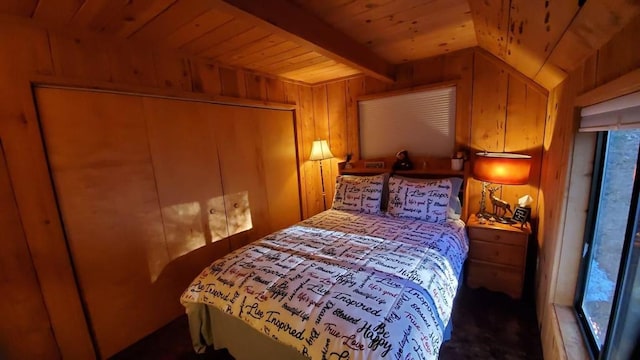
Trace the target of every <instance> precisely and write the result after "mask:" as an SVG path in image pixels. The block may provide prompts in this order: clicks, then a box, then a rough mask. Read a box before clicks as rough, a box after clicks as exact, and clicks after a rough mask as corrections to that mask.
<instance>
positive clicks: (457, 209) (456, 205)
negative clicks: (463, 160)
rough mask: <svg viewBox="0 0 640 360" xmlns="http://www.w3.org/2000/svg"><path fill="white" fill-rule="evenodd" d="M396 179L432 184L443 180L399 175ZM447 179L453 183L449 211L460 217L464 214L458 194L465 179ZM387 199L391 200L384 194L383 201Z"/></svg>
mask: <svg viewBox="0 0 640 360" xmlns="http://www.w3.org/2000/svg"><path fill="white" fill-rule="evenodd" d="M394 177H397V178H398V179H404V180H407V181H411V182H431V181H438V180H441V179H422V178H412V177H405V176H398V175H394ZM443 179H444V178H443ZM446 179H449V181H451V196H449V210H453V213H454V214H457V215H460V214H461V213H462V202H461V201H460V198H459V197H458V194H460V188H461V187H462V182H463V179H462V178H461V177H449V178H446ZM387 191H388V190H387ZM385 198H386V199H388V198H389V197H388V194H387V196H385V195H384V193H383V196H382V201H385ZM383 205H385V206H386V205H387V204H386V203H383ZM447 213H449V214H452V212H451V211H448V212H447ZM449 217H450V216H449ZM459 217H460V216H458V217H456V219H457V218H459ZM450 218H451V217H450Z"/></svg>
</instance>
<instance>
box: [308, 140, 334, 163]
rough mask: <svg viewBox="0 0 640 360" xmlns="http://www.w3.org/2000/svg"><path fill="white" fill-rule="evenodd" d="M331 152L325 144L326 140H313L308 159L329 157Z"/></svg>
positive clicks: (331, 155)
mask: <svg viewBox="0 0 640 360" xmlns="http://www.w3.org/2000/svg"><path fill="white" fill-rule="evenodd" d="M332 157H333V154H332V153H331V149H329V145H328V144H327V140H315V141H314V142H313V145H311V155H310V156H309V160H325V159H331V158H332Z"/></svg>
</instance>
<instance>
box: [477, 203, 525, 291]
mask: <svg viewBox="0 0 640 360" xmlns="http://www.w3.org/2000/svg"><path fill="white" fill-rule="evenodd" d="M467 227H468V233H469V261H468V265H467V285H468V286H469V287H471V288H477V287H481V286H482V287H485V288H487V289H489V290H494V291H501V292H503V293H506V294H508V295H510V296H511V297H513V298H517V299H519V298H520V297H521V296H522V287H523V283H524V275H525V268H526V264H527V244H528V240H529V235H530V234H531V227H530V226H529V223H527V224H525V225H524V227H523V228H520V224H516V225H505V224H499V223H495V224H493V225H489V223H488V222H487V223H485V224H480V223H479V222H478V218H477V217H476V216H475V214H474V215H471V216H470V217H469V221H468V222H467Z"/></svg>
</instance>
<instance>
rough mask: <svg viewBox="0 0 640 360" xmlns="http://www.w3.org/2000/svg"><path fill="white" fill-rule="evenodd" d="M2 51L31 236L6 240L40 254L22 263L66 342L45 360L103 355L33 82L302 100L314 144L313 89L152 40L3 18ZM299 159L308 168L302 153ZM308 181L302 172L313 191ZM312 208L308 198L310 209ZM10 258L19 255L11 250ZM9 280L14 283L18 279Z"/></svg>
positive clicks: (3, 119) (12, 153) (0, 71)
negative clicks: (66, 227)
mask: <svg viewBox="0 0 640 360" xmlns="http://www.w3.org/2000/svg"><path fill="white" fill-rule="evenodd" d="M0 52H2V53H3V54H6V56H3V57H2V58H1V59H0V142H1V143H2V146H3V149H4V152H5V156H6V164H7V169H8V174H9V178H10V180H11V183H12V184H13V191H14V193H15V201H16V203H17V208H18V210H19V216H20V220H21V221H22V225H23V229H24V235H25V236H24V237H20V236H12V237H10V238H7V236H6V235H5V234H7V233H6V232H4V230H0V233H2V234H3V235H2V238H1V241H2V242H3V243H4V242H7V243H13V244H14V245H15V247H16V248H17V249H23V250H24V249H27V247H28V252H27V253H24V254H22V255H23V256H26V257H27V258H28V257H29V252H30V256H31V259H32V261H33V265H31V264H29V263H28V262H26V261H25V262H24V263H22V264H21V266H22V267H23V270H24V271H28V270H29V267H30V266H32V267H33V268H35V271H36V274H37V277H38V281H39V284H40V287H41V290H42V296H43V300H44V304H45V306H46V309H47V311H48V313H49V320H50V322H51V326H52V329H53V333H54V335H55V338H56V340H57V342H58V346H59V349H56V348H51V347H49V350H50V353H49V354H47V356H42V357H43V358H57V357H64V358H70V359H90V358H93V357H94V356H95V352H94V348H93V345H92V342H91V338H90V335H89V330H88V326H87V322H86V320H85V317H84V313H83V310H82V306H81V301H80V297H79V295H78V288H77V286H76V282H75V279H74V274H73V269H72V266H71V262H70V258H69V254H68V252H67V246H66V243H65V236H64V232H63V228H62V224H61V222H60V215H59V213H58V210H57V205H56V200H55V195H54V192H53V188H52V183H51V178H50V174H49V170H48V167H47V161H46V155H45V152H44V150H43V144H42V140H41V134H40V128H39V124H38V119H37V114H36V108H35V105H34V100H33V95H32V89H31V84H32V82H33V81H35V82H39V83H60V84H69V85H77V86H81V87H96V88H108V89H116V90H124V91H131V92H142V93H150V94H158V95H163V96H172V95H173V96H179V97H186V96H194V97H198V96H199V97H200V98H203V97H205V98H206V97H209V98H213V97H216V98H218V99H220V98H222V97H227V98H238V99H250V100H258V101H259V102H264V101H269V102H276V103H288V104H299V106H298V108H297V112H296V113H297V117H298V118H297V119H296V125H297V126H296V131H297V138H298V142H299V143H298V146H299V147H303V146H306V143H305V139H307V138H309V137H308V136H306V135H305V134H306V133H307V132H308V129H307V126H309V124H311V126H312V124H313V109H312V107H311V105H310V104H311V101H310V100H308V101H306V100H304V99H311V98H312V96H311V94H312V89H311V88H310V87H308V86H302V85H299V84H294V83H290V82H284V81H281V80H279V79H275V78H268V77H264V76H260V75H257V74H252V73H248V72H245V71H241V70H237V69H233V68H227V67H223V66H219V65H218V64H215V63H210V62H206V61H202V60H199V59H193V58H189V57H185V56H181V55H180V54H175V53H169V52H164V51H162V50H158V49H150V48H147V47H145V46H144V44H129V43H121V42H114V41H112V40H111V39H109V38H102V37H95V36H70V35H67V34H63V33H61V32H53V31H49V30H47V29H44V28H40V27H38V26H35V25H33V24H32V23H30V22H28V21H26V20H23V19H19V18H13V17H9V16H2V18H1V19H0ZM301 99H302V100H301ZM306 156H308V155H306ZM299 160H300V163H301V164H303V163H304V159H303V157H302V155H301V154H299ZM301 166H302V167H303V168H304V166H305V165H304V164H303V165H301ZM304 176H305V173H304V172H302V171H301V172H300V177H301V184H302V189H303V190H304V188H305V187H304V183H305V178H304ZM305 193H306V192H304V191H303V194H305ZM305 202H306V199H303V200H302V203H303V205H304V204H305ZM305 208H306V207H305ZM25 240H26V243H25ZM3 246H7V245H3ZM25 251H26V250H25ZM23 252H24V251H23ZM0 256H2V257H5V256H10V255H9V254H8V253H6V252H2V253H1V255H0ZM195 275H197V274H194V276H195ZM2 281H6V284H7V285H10V284H11V281H12V280H11V279H4V278H3V280H2ZM13 285H15V284H13ZM185 286H186V284H185ZM5 299H6V298H5ZM176 301H177V300H176ZM14 306H18V307H20V306H22V305H15V304H14ZM26 309H27V308H26V307H25V308H24V309H22V310H23V311H26ZM17 313H18V312H17V311H16V314H17ZM25 331H28V329H26V330H25ZM39 331H40V330H39ZM0 340H2V339H0ZM3 341H4V340H3Z"/></svg>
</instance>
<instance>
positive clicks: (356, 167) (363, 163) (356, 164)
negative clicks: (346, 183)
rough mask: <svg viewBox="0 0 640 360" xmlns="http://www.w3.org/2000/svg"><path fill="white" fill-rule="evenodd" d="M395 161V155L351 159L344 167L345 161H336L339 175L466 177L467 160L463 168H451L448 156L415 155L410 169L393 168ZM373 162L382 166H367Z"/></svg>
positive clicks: (467, 169)
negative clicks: (386, 174)
mask: <svg viewBox="0 0 640 360" xmlns="http://www.w3.org/2000/svg"><path fill="white" fill-rule="evenodd" d="M395 162H396V158H395V157H386V158H378V159H366V160H356V161H351V162H349V164H350V165H351V168H346V164H347V163H346V161H342V162H340V163H338V170H339V172H340V175H375V174H383V173H392V174H397V175H402V176H414V177H427V176H435V177H448V176H459V177H463V178H465V179H466V177H467V175H468V172H469V162H468V161H466V162H465V166H464V168H463V170H452V169H451V159H450V158H448V157H447V158H435V157H415V158H411V162H412V163H413V169H412V170H393V164H394V163H395ZM375 163H381V164H382V167H368V166H372V165H374V164H375Z"/></svg>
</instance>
